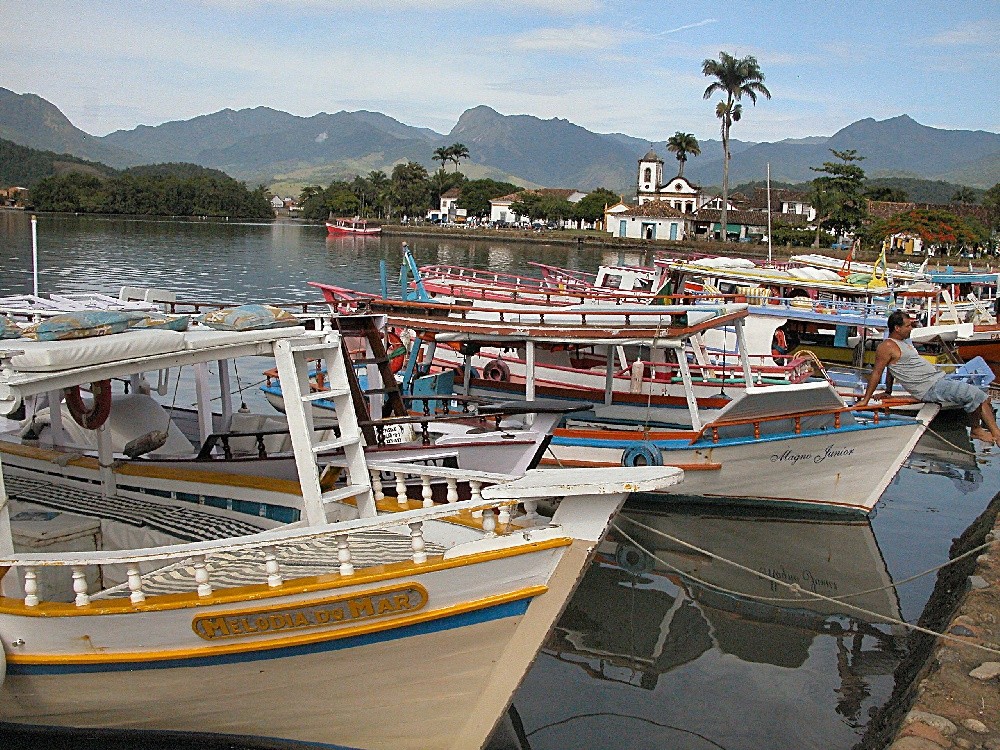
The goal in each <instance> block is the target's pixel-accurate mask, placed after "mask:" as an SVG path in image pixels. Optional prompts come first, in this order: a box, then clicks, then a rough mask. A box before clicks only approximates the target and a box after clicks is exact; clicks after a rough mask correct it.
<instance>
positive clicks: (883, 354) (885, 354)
mask: <svg viewBox="0 0 1000 750" xmlns="http://www.w3.org/2000/svg"><path fill="white" fill-rule="evenodd" d="M894 350H898V348H897V347H895V346H893V345H892V344H890V343H889V341H883V342H882V343H881V344H879V345H878V349H876V350H875V365H874V367H873V368H872V374H871V376H870V377H869V378H868V388H866V389H865V395H864V396H862V397H861V400H860V401H858V403H857V404H855V405H856V406H867V405H868V402H869V401H871V398H872V395H873V394H874V393H875V389H876V388H878V384H879V381H881V380H882V373H883V372H885V368H886V367H888V366H889V365H890V364H891V363H892V361H893V355H894V354H896V352H895V351H894ZM897 356H898V355H897ZM892 385H893V381H892V373H889V374H888V375H886V377H885V387H886V392H891V391H892Z"/></svg>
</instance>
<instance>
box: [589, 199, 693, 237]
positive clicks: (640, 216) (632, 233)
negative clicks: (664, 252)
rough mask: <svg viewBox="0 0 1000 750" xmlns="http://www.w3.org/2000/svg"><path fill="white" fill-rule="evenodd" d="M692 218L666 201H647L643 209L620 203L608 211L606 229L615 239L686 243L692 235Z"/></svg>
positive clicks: (605, 214)
mask: <svg viewBox="0 0 1000 750" xmlns="http://www.w3.org/2000/svg"><path fill="white" fill-rule="evenodd" d="M691 218H692V216H691V215H690V214H686V213H682V212H681V211H679V210H678V209H676V208H673V207H672V206H670V205H669V204H668V203H667V202H666V201H657V200H653V201H647V202H646V203H644V204H642V205H641V206H626V205H624V204H622V203H618V204H616V205H614V206H610V207H609V208H608V209H607V211H605V213H604V226H605V228H606V229H607V232H608V234H610V235H612V236H614V237H628V238H630V239H636V240H640V239H641V240H683V239H685V238H686V237H687V236H688V234H690V232H691Z"/></svg>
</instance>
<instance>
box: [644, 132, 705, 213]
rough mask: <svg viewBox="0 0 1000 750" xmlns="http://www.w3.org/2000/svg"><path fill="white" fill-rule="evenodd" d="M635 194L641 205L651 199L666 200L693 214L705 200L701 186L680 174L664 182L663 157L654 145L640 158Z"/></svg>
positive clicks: (673, 205)
mask: <svg viewBox="0 0 1000 750" xmlns="http://www.w3.org/2000/svg"><path fill="white" fill-rule="evenodd" d="M635 195H636V200H637V201H638V203H639V205H640V206H641V205H643V204H644V203H649V202H650V201H665V202H666V204H667V205H668V206H670V207H671V208H673V209H675V210H677V211H679V212H680V213H683V214H693V213H694V212H695V211H697V210H698V209H699V208H701V205H702V203H703V202H704V199H703V198H702V193H701V187H700V186H699V185H695V184H694V183H692V182H691V181H690V180H688V179H687V178H686V177H681V176H679V175H678V176H677V177H673V178H671V179H669V180H667V181H665V182H664V180H663V159H661V158H660V157H659V155H658V154H657V153H656V152H655V151H654V150H653V148H652V147H650V149H649V151H647V152H646V155H645V156H643V157H642V158H641V159H639V171H638V176H637V179H636V188H635Z"/></svg>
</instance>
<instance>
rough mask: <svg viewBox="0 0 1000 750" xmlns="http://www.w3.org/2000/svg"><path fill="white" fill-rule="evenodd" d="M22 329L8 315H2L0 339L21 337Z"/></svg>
mask: <svg viewBox="0 0 1000 750" xmlns="http://www.w3.org/2000/svg"><path fill="white" fill-rule="evenodd" d="M19 338H21V329H20V328H19V327H18V325H17V323H15V322H14V321H13V320H11V319H10V318H8V317H7V316H6V315H0V339H19Z"/></svg>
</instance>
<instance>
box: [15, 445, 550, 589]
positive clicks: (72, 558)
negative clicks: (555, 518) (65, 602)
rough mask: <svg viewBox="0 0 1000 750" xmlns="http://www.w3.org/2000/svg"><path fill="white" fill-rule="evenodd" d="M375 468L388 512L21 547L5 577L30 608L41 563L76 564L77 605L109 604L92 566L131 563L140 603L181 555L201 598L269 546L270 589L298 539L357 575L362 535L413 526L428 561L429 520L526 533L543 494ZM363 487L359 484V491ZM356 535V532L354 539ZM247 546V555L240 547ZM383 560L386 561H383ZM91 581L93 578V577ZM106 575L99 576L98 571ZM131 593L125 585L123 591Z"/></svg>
mask: <svg viewBox="0 0 1000 750" xmlns="http://www.w3.org/2000/svg"><path fill="white" fill-rule="evenodd" d="M368 469H369V471H370V472H371V474H372V489H373V491H374V493H375V499H376V503H377V505H378V507H379V509H380V510H381V511H383V512H382V513H380V514H379V515H377V516H375V517H371V518H358V519H355V520H351V521H343V522H339V523H328V524H324V525H321V526H303V525H302V524H301V523H296V524H289V525H287V526H283V527H281V528H278V529H273V530H270V531H265V532H262V533H258V534H250V535H247V536H242V537H231V538H227V539H221V540H211V541H200V542H187V543H183V544H173V545H165V546H159V547H149V548H145V549H139V550H137V549H131V550H112V551H97V552H94V551H87V552H54V553H35V554H14V555H12V556H8V557H0V578H2V577H3V576H4V575H6V574H8V573H9V572H10V569H11V568H17V569H19V571H20V575H21V581H22V584H23V591H24V599H23V604H24V606H25V607H29V608H34V607H38V606H39V605H40V604H41V598H40V597H39V586H38V572H39V569H40V568H69V569H70V570H71V575H72V583H73V593H74V603H75V605H76V606H77V607H88V606H90V605H91V604H94V605H95V606H102V605H104V604H106V602H107V601H108V599H107V598H104V597H101V598H99V599H95V597H94V596H93V594H92V592H91V591H90V590H89V587H90V584H89V583H88V569H92V568H94V567H97V568H103V567H105V566H112V565H115V566H124V567H125V569H126V577H127V583H126V584H125V586H126V587H127V590H128V597H129V599H130V601H131V603H132V604H133V605H141V604H142V603H143V602H144V601H146V598H147V593H146V591H145V590H144V581H143V573H142V572H141V571H142V568H146V569H149V568H150V567H153V568H157V569H158V568H161V567H163V566H164V565H168V564H170V563H174V562H177V561H184V563H185V564H187V565H189V566H190V567H192V568H193V569H194V577H193V580H192V587H193V591H194V592H196V593H197V595H198V597H199V598H202V599H204V598H207V597H210V596H212V595H213V593H214V592H215V590H216V586H215V585H214V584H213V581H212V578H213V575H218V576H219V577H220V578H224V577H225V571H226V569H227V567H228V566H230V565H232V564H234V562H233V561H232V559H231V557H230V556H233V555H235V556H236V561H237V562H238V563H239V564H241V565H245V562H246V560H247V555H246V554H245V553H252V552H258V551H260V552H262V557H261V559H260V560H259V564H260V566H261V569H262V572H263V577H264V580H266V583H267V586H268V587H269V588H277V587H280V586H282V585H283V584H284V583H285V577H284V576H283V574H282V571H281V563H280V560H281V559H282V556H283V555H282V551H283V550H284V549H285V548H288V547H291V546H293V545H301V544H303V543H317V544H322V543H325V544H328V545H332V546H333V548H335V549H336V550H337V562H338V566H337V570H338V571H339V573H340V575H341V576H352V575H356V569H355V564H354V557H355V555H354V550H355V545H357V544H359V543H362V542H361V541H360V540H359V539H358V537H360V536H361V535H363V534H364V533H365V532H371V531H383V532H386V531H392V530H398V529H399V528H401V527H404V526H405V527H407V528H409V538H410V554H409V559H410V560H412V562H413V563H414V564H417V565H422V564H425V563H427V562H428V555H427V551H426V544H425V541H424V528H423V527H424V524H425V523H427V522H428V521H447V520H451V521H454V522H457V523H460V524H461V525H463V526H466V527H473V528H477V529H479V530H481V531H482V532H483V533H484V534H485V535H487V536H501V535H507V534H512V533H514V532H523V531H524V527H525V523H528V525H533V524H534V521H535V520H536V519H537V518H539V516H538V515H537V512H536V508H537V502H538V500H537V499H531V500H521V501H519V500H515V499H502V498H499V499H488V500H487V499H484V498H483V495H482V488H483V487H484V486H485V485H491V484H497V483H502V482H507V481H511V480H514V479H516V477H514V476H510V475H506V474H495V473H487V472H470V471H466V470H458V469H449V468H447V467H439V466H427V465H422V464H419V465H418V464H409V463H403V462H396V461H382V462H371V463H370V464H369V466H368ZM383 472H388V473H390V474H392V475H393V476H394V477H395V479H396V486H395V490H396V496H395V498H394V499H390V498H389V496H387V495H386V493H385V492H384V490H383V484H382V474H383ZM408 477H419V479H420V482H421V488H422V500H420V501H414V500H410V499H409V497H408V495H407V483H406V479H407V478H408ZM435 479H438V480H440V479H443V480H445V482H446V483H447V501H446V502H445V503H440V504H436V503H435V502H434V501H433V499H432V496H431V482H432V481H433V480H435ZM459 482H463V483H468V485H469V491H470V493H471V497H470V498H469V499H468V500H459V499H458V498H459V494H458V483H459ZM360 491H361V488H360V487H359V492H360ZM519 502H522V503H523V505H524V509H525V515H524V516H523V517H521V518H519V524H518V525H514V524H512V518H513V513H514V510H515V509H516V506H517V505H518V504H519ZM352 537H353V538H352ZM240 553H244V554H240ZM380 562H381V561H380ZM91 580H92V579H91ZM98 580H100V577H98ZM123 593H124V592H123Z"/></svg>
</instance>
